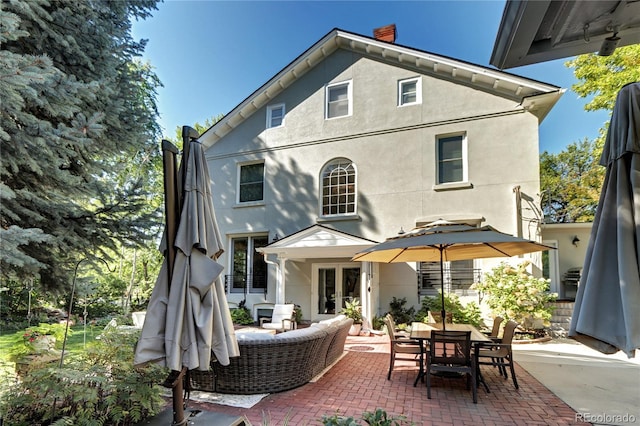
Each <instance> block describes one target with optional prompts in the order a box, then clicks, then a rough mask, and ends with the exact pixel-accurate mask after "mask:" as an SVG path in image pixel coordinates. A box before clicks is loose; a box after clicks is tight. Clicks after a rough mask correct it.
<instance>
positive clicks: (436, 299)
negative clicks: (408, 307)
mask: <svg viewBox="0 0 640 426" xmlns="http://www.w3.org/2000/svg"><path fill="white" fill-rule="evenodd" d="M444 308H445V311H446V312H447V314H448V313H451V314H452V316H453V322H455V323H459V324H471V325H473V326H474V327H482V326H483V325H484V324H483V322H482V312H481V311H480V306H478V304H477V303H475V302H469V303H467V304H466V305H463V304H462V302H460V298H459V297H458V296H457V295H455V294H445V296H444ZM429 311H431V312H432V313H436V314H439V313H440V311H442V293H440V294H438V296H428V297H425V298H423V299H422V306H421V308H420V310H419V311H418V313H417V314H416V321H422V322H425V319H426V318H427V315H428V312H429Z"/></svg>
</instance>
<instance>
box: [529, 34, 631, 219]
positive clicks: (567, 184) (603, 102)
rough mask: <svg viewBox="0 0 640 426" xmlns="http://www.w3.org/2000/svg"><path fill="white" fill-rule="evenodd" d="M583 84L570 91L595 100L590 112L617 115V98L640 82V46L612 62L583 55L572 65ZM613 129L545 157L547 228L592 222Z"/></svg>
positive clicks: (612, 58)
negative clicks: (551, 224)
mask: <svg viewBox="0 0 640 426" xmlns="http://www.w3.org/2000/svg"><path fill="white" fill-rule="evenodd" d="M566 65H567V66H568V67H571V68H573V69H574V74H575V76H576V78H577V80H578V82H577V83H576V84H574V85H573V86H572V87H571V89H572V90H573V91H574V92H575V93H577V94H578V96H580V97H583V98H587V97H591V100H590V101H589V102H588V103H587V104H586V105H585V110H586V111H596V110H600V109H605V110H609V111H612V110H613V107H614V104H615V100H616V96H617V95H618V92H619V91H620V89H621V88H622V86H624V85H625V84H627V83H631V82H635V81H640V45H637V44H636V45H631V46H624V47H620V48H618V49H616V50H615V52H614V53H613V55H611V56H604V57H603V56H598V55H596V54H588V55H580V56H578V57H576V58H575V59H573V60H571V61H568V62H567V64H566ZM607 128H608V123H607V124H605V126H604V127H603V128H602V129H601V130H600V135H599V136H598V137H597V138H596V139H595V140H592V141H591V140H587V139H584V140H582V141H580V142H573V143H571V144H569V145H568V146H567V147H566V148H565V149H564V150H563V151H561V152H559V153H557V154H552V153H549V152H543V153H542V154H541V155H540V187H541V189H542V197H541V199H542V208H543V211H544V213H545V218H546V219H545V220H546V221H547V222H589V221H592V220H593V217H594V214H595V210H596V207H597V205H598V199H599V197H600V191H601V188H602V182H603V180H604V171H605V169H604V167H602V166H601V165H600V163H599V162H600V155H601V154H602V148H603V144H604V138H605V135H606V132H607Z"/></svg>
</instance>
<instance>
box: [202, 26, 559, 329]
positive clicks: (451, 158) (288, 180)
mask: <svg viewBox="0 0 640 426" xmlns="http://www.w3.org/2000/svg"><path fill="white" fill-rule="evenodd" d="M563 92H564V90H563V89H561V88H559V87H557V86H553V85H550V84H546V83H542V82H539V81H535V80H531V79H528V78H523V77H519V76H517V75H514V74H510V73H506V72H502V71H497V70H495V69H491V68H487V67H484V66H479V65H475V64H471V63H468V62H464V61H461V60H457V59H453V58H449V57H446V56H441V55H436V54H433V53H429V52H425V51H422V50H418V49H413V48H410V47H406V46H402V45H400V44H397V43H396V30H395V26H394V25H390V26H387V27H383V28H380V29H377V30H374V37H367V36H363V35H358V34H354V33H351V32H347V31H343V30H340V29H334V30H332V31H330V32H329V33H328V34H327V35H325V36H324V37H322V38H321V39H320V40H319V41H318V42H317V43H315V44H314V45H313V46H311V47H310V48H309V49H308V50H306V51H305V52H304V53H302V54H301V55H300V56H299V57H297V58H296V59H294V60H293V62H291V63H290V64H288V65H287V66H286V67H285V68H283V69H282V70H281V71H280V72H279V73H278V74H276V75H275V76H273V77H272V78H271V79H270V80H269V81H267V82H266V83H265V84H264V85H263V86H261V87H259V88H258V89H257V90H256V91H255V92H253V93H252V94H251V95H250V96H249V97H247V98H246V99H245V100H244V101H243V102H242V103H240V104H239V105H238V106H236V107H235V108H234V109H233V110H232V111H231V112H230V113H228V114H227V115H226V116H224V117H223V118H222V119H221V120H220V121H218V122H217V123H216V124H215V125H213V126H212V127H211V128H209V129H208V130H207V131H206V132H204V133H203V135H202V136H201V138H200V140H201V141H202V142H203V143H204V144H205V147H207V160H208V164H209V170H210V172H211V177H212V181H213V182H212V184H213V193H214V194H215V195H214V197H215V200H214V203H215V209H216V215H217V217H218V222H219V226H220V231H221V232H222V234H223V235H224V236H225V237H226V238H227V243H228V248H227V251H226V253H225V254H224V255H223V257H222V258H221V260H220V261H221V262H223V264H225V265H226V267H227V270H226V273H227V276H226V281H225V282H226V288H227V292H228V298H229V301H230V302H231V303H240V302H242V301H245V302H246V306H247V307H248V308H250V309H252V312H253V313H254V315H257V308H258V307H260V306H263V305H262V304H264V303H285V302H293V303H296V304H298V305H300V306H301V309H302V312H303V316H304V319H305V320H313V321H315V320H319V319H322V318H324V317H326V316H331V315H334V314H335V313H337V312H339V311H340V309H341V307H342V306H344V301H345V299H348V298H352V297H357V298H360V299H362V302H363V314H364V316H365V317H366V318H369V319H371V318H373V316H374V315H382V314H384V313H385V312H387V311H388V310H389V302H390V301H391V300H392V299H393V297H397V298H406V299H407V301H408V303H407V305H408V306H416V307H417V306H418V305H419V303H420V297H421V296H424V295H436V294H437V290H438V288H439V287H440V281H439V279H440V278H439V273H437V274H436V273H435V271H436V269H437V265H432V264H428V263H417V264H416V263H411V264H408V263H407V264H404V263H403V264H375V263H372V264H369V263H360V262H351V258H352V256H353V255H354V254H355V253H357V252H358V251H360V250H362V249H363V248H365V247H368V246H371V245H373V244H375V243H376V242H380V241H384V240H385V239H386V238H388V237H391V236H394V235H396V234H397V233H398V232H402V230H407V229H410V228H412V227H414V226H418V225H422V224H425V223H429V222H431V221H434V220H437V219H446V220H450V221H460V222H466V223H470V224H476V225H481V224H490V225H492V226H494V227H496V228H497V229H498V230H500V231H502V232H506V233H511V234H513V235H516V236H521V237H524V238H528V239H532V240H538V241H539V240H540V232H541V231H540V226H541V223H542V218H541V217H540V216H539V212H540V209H539V196H538V194H539V193H540V189H539V166H538V164H539V153H538V150H539V148H538V126H539V124H540V122H541V121H542V120H543V119H544V117H545V116H546V115H547V114H548V113H549V111H550V110H551V108H552V107H553V106H554V105H555V103H556V102H557V101H558V99H559V98H560V97H561V96H562V94H563ZM529 258H531V259H532V260H533V263H534V265H536V266H537V267H539V266H540V265H541V260H540V254H539V253H537V254H533V255H531V256H529ZM501 260H504V259H485V260H475V261H473V260H472V261H462V262H451V263H450V264H448V265H447V274H446V276H445V281H446V285H447V288H448V289H449V291H452V292H455V293H457V294H459V295H461V296H464V297H470V298H474V299H475V300H477V298H476V296H477V295H475V294H474V292H473V291H472V290H471V289H470V288H469V287H470V286H471V284H472V283H473V282H474V281H475V280H477V279H479V277H480V275H481V273H482V271H485V270H488V269H490V268H491V267H493V266H495V264H496V263H498V262H499V261H501ZM518 260H522V259H518Z"/></svg>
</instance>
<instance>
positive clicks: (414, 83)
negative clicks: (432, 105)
mask: <svg viewBox="0 0 640 426" xmlns="http://www.w3.org/2000/svg"><path fill="white" fill-rule="evenodd" d="M421 81H422V80H421V79H420V78H419V77H416V78H410V79H407V80H400V81H399V82H398V106H404V105H414V104H419V103H422V89H421V86H422V85H421Z"/></svg>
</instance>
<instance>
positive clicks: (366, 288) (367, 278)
mask: <svg viewBox="0 0 640 426" xmlns="http://www.w3.org/2000/svg"><path fill="white" fill-rule="evenodd" d="M371 284H372V283H371V262H362V268H361V273H360V295H361V297H360V298H361V299H362V300H361V306H362V316H363V317H364V318H366V320H367V322H366V324H365V327H368V328H369V327H371V321H372V320H373V307H372V305H371V303H372V301H371V290H372V289H371Z"/></svg>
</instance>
